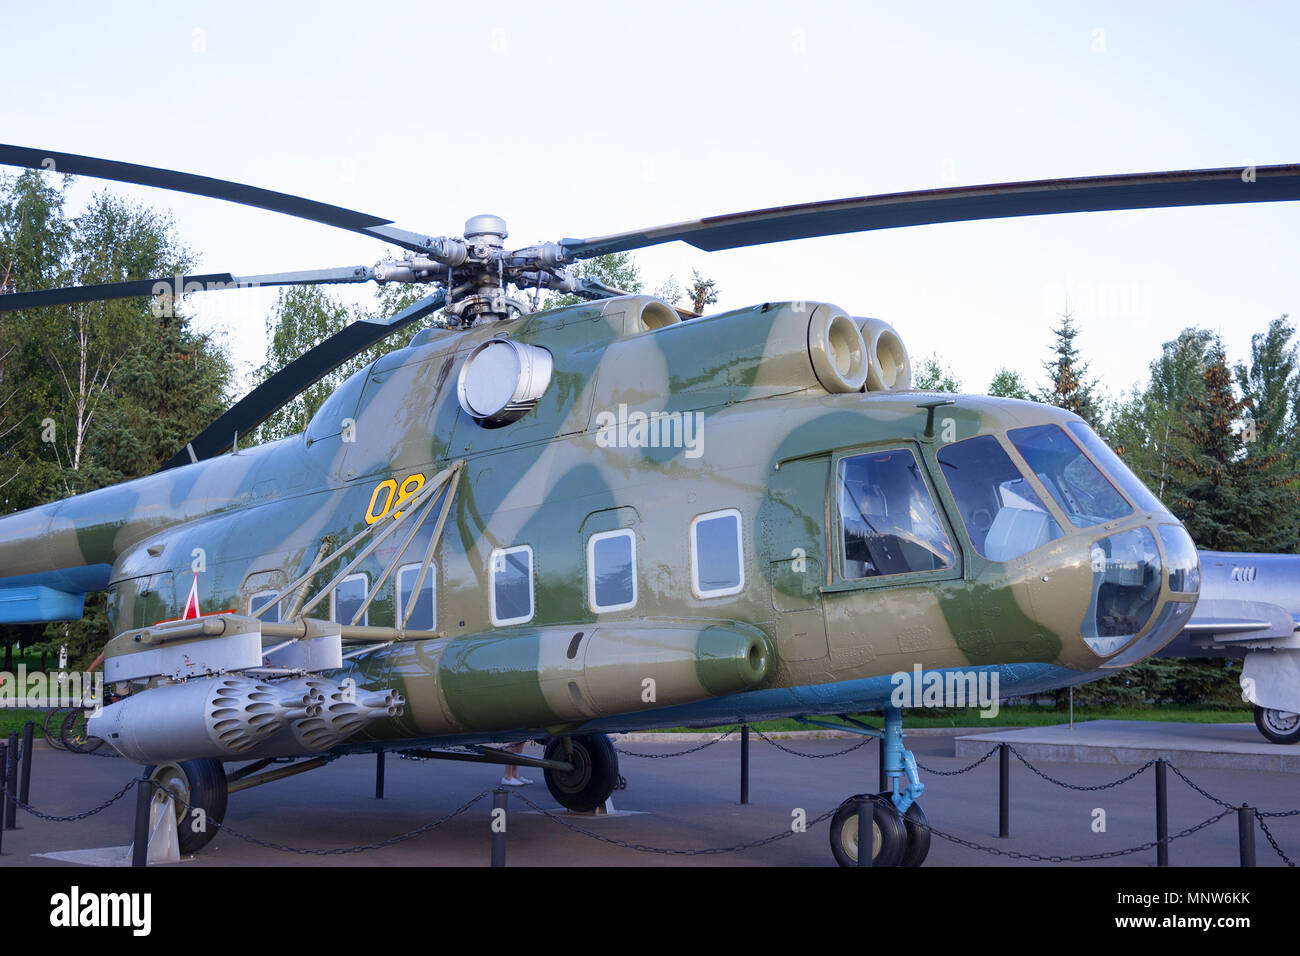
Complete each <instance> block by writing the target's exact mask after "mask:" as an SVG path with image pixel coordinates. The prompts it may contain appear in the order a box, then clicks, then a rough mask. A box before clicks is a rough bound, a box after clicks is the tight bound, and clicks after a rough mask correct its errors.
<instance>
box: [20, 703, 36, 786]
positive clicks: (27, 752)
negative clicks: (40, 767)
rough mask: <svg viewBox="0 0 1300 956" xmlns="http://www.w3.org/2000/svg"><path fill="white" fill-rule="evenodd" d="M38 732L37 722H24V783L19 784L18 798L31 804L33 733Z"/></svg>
mask: <svg viewBox="0 0 1300 956" xmlns="http://www.w3.org/2000/svg"><path fill="white" fill-rule="evenodd" d="M35 732H36V723H35V722H34V721H31V720H29V721H27V723H25V724H23V766H22V783H20V784H19V785H18V799H19V800H21V801H22V802H23V803H27V804H30V803H31V802H32V801H31V795H32V735H33V734H35Z"/></svg>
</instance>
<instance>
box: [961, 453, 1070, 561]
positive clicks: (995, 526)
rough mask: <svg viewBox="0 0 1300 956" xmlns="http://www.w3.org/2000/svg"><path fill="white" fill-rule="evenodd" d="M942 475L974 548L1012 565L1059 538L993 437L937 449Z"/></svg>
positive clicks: (1054, 525)
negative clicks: (1020, 558) (1022, 556)
mask: <svg viewBox="0 0 1300 956" xmlns="http://www.w3.org/2000/svg"><path fill="white" fill-rule="evenodd" d="M938 459H939V466H940V467H941V468H942V469H943V477H944V479H945V480H946V481H947V482H948V488H949V490H951V491H952V497H953V500H954V501H956V502H957V507H958V508H959V509H960V511H961V520H962V523H963V524H964V525H965V526H966V533H967V534H969V535H970V539H971V544H973V545H974V546H975V550H976V551H978V552H979V553H980V554H982V555H983V556H984V557H986V558H988V559H989V560H990V561H1011V560H1013V559H1014V558H1018V557H1020V556H1021V555H1022V554H1025V553H1027V552H1029V551H1032V550H1034V549H1035V548H1038V547H1042V546H1043V545H1045V544H1047V543H1048V542H1049V541H1053V540H1055V539H1056V538H1059V537H1061V534H1062V532H1061V526H1060V525H1059V524H1057V523H1056V519H1055V518H1053V517H1052V516H1051V515H1050V514H1048V512H1047V509H1046V508H1044V507H1043V502H1042V500H1041V499H1040V498H1039V497H1038V495H1037V494H1036V493H1035V492H1034V489H1033V488H1032V487H1031V486H1030V484H1029V482H1028V481H1027V480H1026V479H1025V477H1024V476H1023V475H1022V474H1021V473H1020V471H1019V470H1018V469H1017V468H1016V466H1015V465H1014V464H1013V463H1012V461H1011V456H1010V455H1008V454H1007V453H1006V452H1005V451H1003V449H1002V446H1001V445H1000V444H999V443H998V440H997V439H996V438H994V437H993V436H992V435H978V436H976V437H975V438H967V439H965V440H964V441H959V442H956V443H954V444H952V445H948V446H946V447H944V448H943V449H941V450H940V451H939V454H938Z"/></svg>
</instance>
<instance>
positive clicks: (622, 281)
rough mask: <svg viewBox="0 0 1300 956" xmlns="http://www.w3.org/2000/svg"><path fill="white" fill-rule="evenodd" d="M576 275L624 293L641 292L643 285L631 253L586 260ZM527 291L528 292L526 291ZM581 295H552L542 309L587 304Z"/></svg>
mask: <svg viewBox="0 0 1300 956" xmlns="http://www.w3.org/2000/svg"><path fill="white" fill-rule="evenodd" d="M573 270H574V272H575V274H577V275H578V276H580V277H582V278H586V279H595V280H596V281H597V282H603V283H604V284H605V285H607V286H612V287H614V288H615V289H621V290H622V291H624V292H640V291H641V290H642V288H643V287H644V286H643V283H642V281H641V271H640V269H638V268H637V264H636V260H635V259H633V258H632V253H630V252H611V253H609V254H608V255H603V256H596V257H595V258H594V259H585V260H583V261H582V262H579V263H578V264H577V265H575V266H574V267H573ZM524 291H526V290H524ZM586 301H587V300H586V299H584V298H583V297H582V296H580V295H551V296H544V297H543V305H542V308H546V309H558V308H560V307H561V306H565V305H577V304H578V303H580V302H586Z"/></svg>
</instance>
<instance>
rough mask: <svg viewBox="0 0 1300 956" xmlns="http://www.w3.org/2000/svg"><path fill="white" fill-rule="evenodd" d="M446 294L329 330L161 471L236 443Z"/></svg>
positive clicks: (439, 304)
mask: <svg viewBox="0 0 1300 956" xmlns="http://www.w3.org/2000/svg"><path fill="white" fill-rule="evenodd" d="M446 299H447V293H446V290H444V289H439V290H438V291H437V292H435V293H433V294H432V295H428V296H425V297H424V298H423V299H420V300H419V301H418V302H415V303H413V304H412V305H409V306H407V307H406V308H405V309H403V310H402V311H401V312H398V313H397V314H396V315H393V316H390V317H389V318H386V319H380V320H378V321H372V320H370V319H359V320H357V321H356V322H353V323H352V324H351V325H349V326H347V327H346V328H345V329H343V330H342V331H341V332H337V333H335V334H334V335H331V336H330V337H329V338H327V339H326V340H325V341H323V342H321V343H320V344H319V345H316V346H315V347H314V348H312V349H310V350H309V351H307V352H304V353H303V354H302V355H300V356H298V357H297V358H296V359H294V360H293V361H292V362H290V363H289V364H288V365H286V366H285V367H284V368H282V369H280V371H278V372H276V373H275V374H274V375H272V376H271V377H270V378H268V379H267V380H266V381H265V382H263V383H262V384H261V385H259V386H257V388H255V389H253V390H252V391H251V392H249V393H248V394H247V395H245V396H244V397H243V398H242V399H240V400H239V401H238V402H236V403H235V404H234V405H232V406H231V407H230V408H229V409H228V410H227V411H226V412H225V414H223V415H222V416H221V417H220V418H218V419H217V420H216V421H215V422H213V423H212V424H211V425H209V426H208V427H207V428H205V429H204V430H203V431H202V432H200V433H199V435H198V436H197V437H196V438H195V439H194V440H193V441H192V442H190V443H189V445H187V446H186V447H185V448H182V449H181V450H180V451H179V452H177V453H176V454H175V455H173V456H172V457H171V458H170V459H168V461H167V462H166V463H165V464H164V465H163V466H162V468H161V469H159V470H160V471H166V470H167V469H168V468H176V467H179V466H181V465H188V464H190V463H191V462H195V461H201V460H203V459H205V458H212V457H214V456H216V455H219V454H221V453H222V452H223V451H225V450H226V449H227V448H229V447H231V445H233V444H234V442H235V436H236V435H237V434H238V435H246V434H248V433H249V432H251V431H252V430H253V429H254V428H256V427H257V426H258V425H260V424H261V423H262V422H264V421H266V419H267V418H269V417H270V416H271V415H272V414H274V413H275V412H277V411H278V410H279V409H281V408H283V407H284V406H285V405H286V404H288V403H289V402H291V401H293V399H294V398H296V397H297V396H298V395H299V394H300V393H301V392H302V391H303V390H305V389H308V388H310V387H311V386H312V385H315V384H316V383H317V382H319V381H320V380H321V379H322V378H324V377H325V376H326V375H328V374H329V373H330V372H332V371H334V369H336V368H338V367H339V366H340V365H342V364H343V363H344V362H346V361H347V360H348V359H350V358H352V357H353V356H354V355H358V354H360V353H361V352H364V351H365V350H366V349H368V348H370V346H372V345H374V344H375V343H376V342H379V341H380V340H382V339H384V338H386V337H387V336H389V335H392V334H393V333H394V332H396V331H397V330H398V329H401V328H404V327H405V326H407V325H409V324H411V323H412V322H414V321H415V320H416V319H418V318H420V317H422V316H425V315H428V314H429V313H430V312H436V311H437V310H438V309H440V308H442V306H443V303H444V302H446Z"/></svg>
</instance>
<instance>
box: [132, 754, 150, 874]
mask: <svg viewBox="0 0 1300 956" xmlns="http://www.w3.org/2000/svg"><path fill="white" fill-rule="evenodd" d="M152 799H153V786H152V785H151V784H150V783H149V776H148V774H141V775H140V782H139V783H138V784H136V785H135V838H134V839H133V840H132V841H131V865H132V866H148V865H149V802H150V801H151V800H152Z"/></svg>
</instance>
